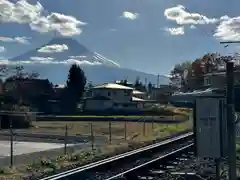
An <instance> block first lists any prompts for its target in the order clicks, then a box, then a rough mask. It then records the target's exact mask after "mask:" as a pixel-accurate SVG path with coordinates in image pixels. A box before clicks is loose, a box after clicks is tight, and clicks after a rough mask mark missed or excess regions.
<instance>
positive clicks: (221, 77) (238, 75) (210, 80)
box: [204, 71, 240, 88]
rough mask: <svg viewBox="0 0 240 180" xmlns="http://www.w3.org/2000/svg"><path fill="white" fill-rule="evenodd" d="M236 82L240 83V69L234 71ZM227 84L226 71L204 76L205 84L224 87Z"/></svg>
mask: <svg viewBox="0 0 240 180" xmlns="http://www.w3.org/2000/svg"><path fill="white" fill-rule="evenodd" d="M234 78H235V84H240V71H239V72H235V73H234ZM225 84H226V78H225V73H218V74H208V75H206V76H205V77H204V86H211V87H213V88H223V87H224V86H225Z"/></svg>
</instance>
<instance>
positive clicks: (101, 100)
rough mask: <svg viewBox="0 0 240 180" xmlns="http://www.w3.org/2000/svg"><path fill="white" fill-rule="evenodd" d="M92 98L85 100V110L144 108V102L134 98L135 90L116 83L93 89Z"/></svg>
mask: <svg viewBox="0 0 240 180" xmlns="http://www.w3.org/2000/svg"><path fill="white" fill-rule="evenodd" d="M88 94H90V97H88V98H86V99H85V100H84V110H86V111H103V110H107V109H113V110H114V109H115V110H138V109H139V108H142V107H143V102H144V100H143V99H141V98H138V97H134V96H133V94H134V89H133V88H131V87H127V86H122V85H119V84H115V83H106V84H102V85H99V86H95V87H93V88H92V89H91V90H90V91H89V93H88Z"/></svg>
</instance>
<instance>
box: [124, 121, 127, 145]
mask: <svg viewBox="0 0 240 180" xmlns="http://www.w3.org/2000/svg"><path fill="white" fill-rule="evenodd" d="M124 139H125V140H127V120H126V119H125V121H124Z"/></svg>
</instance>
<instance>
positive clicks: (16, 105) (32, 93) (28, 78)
mask: <svg viewBox="0 0 240 180" xmlns="http://www.w3.org/2000/svg"><path fill="white" fill-rule="evenodd" d="M39 77H40V75H39V74H38V73H37V72H34V71H33V72H27V71H26V70H25V69H24V67H23V66H22V65H16V66H6V65H1V66H0V79H1V84H2V86H3V87H2V88H3V92H2V94H1V95H0V98H1V99H0V100H1V104H0V110H16V111H19V110H20V111H21V110H22V109H25V110H26V109H27V110H29V109H30V108H36V107H37V108H38V109H41V108H40V107H44V106H46V105H47V104H48V101H49V100H51V99H53V98H54V85H53V84H52V83H51V82H50V81H49V80H48V79H47V80H45V81H44V80H43V81H42V82H39V81H38V82H36V84H35V87H34V88H33V86H31V84H29V82H32V81H35V80H42V79H40V78H39ZM85 85H86V76H85V74H84V71H83V70H82V69H81V68H80V66H78V65H77V64H73V65H72V66H71V67H70V69H69V73H68V78H67V81H66V86H65V88H64V89H63V91H62V93H61V95H60V96H59V97H58V100H59V106H60V109H61V111H62V110H63V111H75V110H76V108H77V104H78V102H79V101H80V99H81V98H82V96H83V93H84V89H85ZM29 88H30V89H29ZM31 88H33V89H31ZM36 104H37V106H36Z"/></svg>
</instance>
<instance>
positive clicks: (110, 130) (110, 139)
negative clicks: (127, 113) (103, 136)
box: [109, 120, 112, 144]
mask: <svg viewBox="0 0 240 180" xmlns="http://www.w3.org/2000/svg"><path fill="white" fill-rule="evenodd" d="M109 143H110V144H111V143H112V123H111V120H110V121H109Z"/></svg>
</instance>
